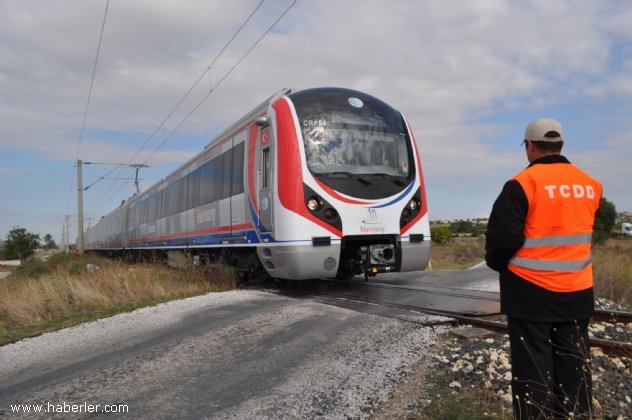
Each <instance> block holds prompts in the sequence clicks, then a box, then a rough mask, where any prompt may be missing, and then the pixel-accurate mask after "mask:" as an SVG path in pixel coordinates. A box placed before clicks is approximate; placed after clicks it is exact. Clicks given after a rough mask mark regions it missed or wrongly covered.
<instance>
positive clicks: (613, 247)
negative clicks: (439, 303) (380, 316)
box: [430, 238, 632, 308]
mask: <svg viewBox="0 0 632 420" xmlns="http://www.w3.org/2000/svg"><path fill="white" fill-rule="evenodd" d="M484 259H485V240H484V239H483V238H477V239H471V240H453V241H452V242H450V243H447V244H434V243H433V244H432V254H431V257H430V263H431V265H432V269H433V270H458V269H463V268H467V267H471V266H473V265H475V264H478V263H480V262H482V261H484ZM593 267H594V276H595V294H596V296H598V297H601V298H605V299H608V300H610V301H612V302H614V303H616V304H619V305H622V306H624V307H626V308H632V239H628V238H625V239H623V238H617V239H614V238H613V239H609V240H607V241H606V242H605V243H604V244H602V245H597V246H594V247H593Z"/></svg>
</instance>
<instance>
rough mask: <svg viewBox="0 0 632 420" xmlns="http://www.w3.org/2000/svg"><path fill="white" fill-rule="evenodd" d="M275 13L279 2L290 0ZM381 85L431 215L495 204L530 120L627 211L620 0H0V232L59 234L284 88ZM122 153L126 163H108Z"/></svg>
mask: <svg viewBox="0 0 632 420" xmlns="http://www.w3.org/2000/svg"><path fill="white" fill-rule="evenodd" d="M284 13H285V14H284ZM321 86H336V87H346V88H351V89H357V90H360V91H363V92H366V93H369V94H371V95H373V96H376V97H378V98H380V99H382V100H383V101H385V102H387V103H389V104H390V105H392V106H393V107H395V108H396V109H398V110H399V111H401V112H402V113H403V114H404V115H405V116H406V118H407V119H408V121H409V123H410V125H411V127H412V128H413V131H414V133H415V137H416V140H417V144H418V147H419V150H420V154H421V158H422V164H423V168H424V177H425V181H426V188H427V199H428V207H429V214H430V219H431V220H439V219H470V218H479V217H487V216H488V215H489V212H490V210H491V206H492V204H493V202H494V200H495V198H496V196H497V195H498V193H499V192H500V190H501V188H502V185H503V184H504V182H505V181H506V180H507V179H509V178H510V177H512V176H513V175H514V174H516V173H517V172H519V171H520V170H522V169H523V168H524V167H525V166H526V165H527V164H528V162H527V160H526V155H525V152H524V149H523V148H522V147H521V146H520V143H521V142H522V140H523V137H524V129H525V127H526V125H527V124H528V122H529V121H531V120H533V119H535V118H539V117H543V116H548V117H552V118H555V119H557V120H559V121H560V122H561V123H562V126H563V128H564V136H565V140H566V141H565V146H564V150H563V154H564V155H565V156H566V157H567V158H568V159H569V160H570V161H571V162H573V163H574V164H577V165H578V166H580V167H582V168H583V169H584V170H586V171H587V172H589V173H590V174H592V175H593V176H594V177H596V178H598V179H599V180H600V181H601V182H602V184H603V186H604V197H605V198H607V199H608V200H609V201H611V202H612V203H614V205H615V206H616V209H617V211H632V193H631V190H632V188H630V186H631V182H630V178H631V177H630V175H631V173H632V170H631V166H632V160H631V159H632V117H631V116H632V7H629V2H627V1H625V0H620V1H617V0H605V1H593V0H585V1H581V0H575V1H564V0H556V1H550V0H534V1H529V0H520V1H513V0H506V1H505V0H478V1H445V0H398V1H394V0H384V1H382V0H363V1H350V0H346V1H345V0H319V1H308V0H296V1H293V0H274V1H271V0H270V1H259V0H186V1H175V0H173V1H166V0H109V1H107V0H0V127H2V130H1V131H0V239H4V238H6V234H7V233H8V232H9V231H10V230H11V229H12V228H13V227H15V226H20V227H23V228H26V229H27V230H28V231H29V232H33V233H38V234H40V236H42V237H43V236H44V235H45V234H51V235H52V236H53V238H54V239H55V241H57V242H58V243H60V241H61V239H62V232H63V231H64V228H63V226H64V221H65V220H68V221H69V232H70V235H69V237H70V239H71V242H74V238H75V237H76V229H77V213H78V211H77V180H76V177H77V171H76V168H75V166H76V161H77V159H81V160H82V161H84V162H91V163H93V164H90V165H83V166H82V173H83V185H84V187H89V188H88V189H87V190H86V191H85V192H84V194H83V197H84V212H85V218H86V219H85V222H84V223H85V226H86V227H87V226H89V225H91V224H94V223H96V221H98V219H100V218H101V217H102V216H103V215H106V214H108V213H109V212H110V211H112V210H113V209H114V208H116V207H117V206H118V205H119V204H120V203H121V201H122V200H124V199H126V198H128V197H130V196H131V195H132V194H133V193H134V192H135V191H136V187H135V185H134V181H133V178H134V175H135V172H134V169H133V168H130V167H129V165H130V164H144V165H148V166H149V167H148V168H142V169H140V171H139V187H140V189H141V190H143V189H146V188H148V187H149V186H151V185H152V184H154V183H155V182H157V181H158V180H160V179H161V178H162V177H164V176H166V175H167V174H168V173H170V172H171V171H172V170H174V169H175V168H177V167H178V166H180V165H181V164H183V163H184V162H186V161H187V160H188V159H189V158H190V157H192V156H193V155H195V154H196V153H197V152H199V151H200V150H202V149H203V148H204V146H205V145H206V144H208V143H209V141H210V140H212V139H213V138H214V136H216V135H217V134H219V133H220V132H221V131H222V130H223V129H225V128H226V127H228V126H229V125H230V124H232V123H233V122H234V121H236V120H237V119H238V118H239V117H241V116H242V115H244V114H245V113H247V112H248V111H250V110H251V109H252V108H254V107H255V106H256V105H258V104H259V103H261V102H262V101H264V100H265V99H266V98H268V97H269V96H271V95H272V94H274V93H276V92H277V91H279V90H280V89H282V88H292V89H294V90H301V89H306V88H312V87H321ZM117 163H124V164H126V165H127V166H124V167H120V166H118V167H117V166H115V165H109V164H117Z"/></svg>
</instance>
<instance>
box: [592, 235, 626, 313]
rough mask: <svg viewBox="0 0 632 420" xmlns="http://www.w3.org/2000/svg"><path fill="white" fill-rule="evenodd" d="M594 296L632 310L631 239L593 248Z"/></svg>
mask: <svg viewBox="0 0 632 420" xmlns="http://www.w3.org/2000/svg"><path fill="white" fill-rule="evenodd" d="M593 267H594V275H595V294H596V295H597V296H599V297H603V298H606V299H608V300H610V301H612V302H615V303H617V304H619V305H622V306H624V307H626V308H632V239H629V238H626V239H623V238H621V239H610V240H608V241H606V243H605V244H604V245H599V246H596V247H594V248H593Z"/></svg>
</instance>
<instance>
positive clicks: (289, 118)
mask: <svg viewBox="0 0 632 420" xmlns="http://www.w3.org/2000/svg"><path fill="white" fill-rule="evenodd" d="M85 243H86V245H85V247H86V249H87V250H92V251H95V252H104V253H105V252H107V253H125V254H126V255H132V256H143V255H147V254H154V255H155V254H164V255H166V256H168V257H169V258H176V257H178V258H181V257H182V255H184V256H186V257H187V258H193V260H194V261H195V262H196V263H200V264H203V263H204V262H205V261H208V260H216V259H218V258H221V259H222V260H224V261H227V262H229V263H231V264H233V265H235V266H236V267H238V268H239V269H240V270H242V272H243V273H251V274H253V275H261V274H267V275H269V276H271V277H273V278H277V279H290V280H300V279H309V278H321V277H329V278H334V277H335V278H349V277H352V276H354V275H356V274H361V273H364V274H365V276H366V277H368V276H373V275H375V274H377V273H382V272H398V271H416V270H423V269H424V268H426V266H427V264H428V260H429V257H430V226H429V219H428V207H427V202H426V193H425V186H424V180H423V175H422V165H421V160H420V157H419V152H418V149H417V146H416V142H415V138H414V136H413V133H412V130H411V129H410V127H409V125H408V123H407V121H406V119H405V118H404V117H403V116H402V114H401V113H400V112H399V111H397V110H395V109H394V108H392V107H391V106H389V105H387V104H386V103H384V102H382V101H380V100H379V99H376V98H374V97H372V96H370V95H367V94H365V93H362V92H358V91H354V90H349V89H341V88H316V89H307V90H302V91H298V92H291V91H290V90H283V91H281V92H279V93H277V94H276V95H274V96H272V97H271V98H270V99H268V100H267V101H265V102H264V103H262V104H261V105H259V106H258V107H257V108H255V109H254V110H252V111H251V112H250V113H248V114H247V115H245V116H244V117H243V118H241V119H240V120H239V121H237V122H236V123H235V124H233V125H232V126H231V127H230V128H228V129H227V130H226V131H225V132H224V133H222V134H221V135H219V136H218V137H217V138H216V139H215V140H213V141H212V142H211V143H210V144H209V145H208V146H207V147H206V148H205V149H204V150H203V151H202V152H200V153H199V154H197V155H196V156H195V157H194V158H193V159H191V160H190V161H188V162H187V163H185V164H184V165H182V166H181V167H180V168H179V169H177V170H176V171H174V172H173V173H171V174H170V175H169V176H167V177H166V178H164V179H163V180H162V181H160V182H159V183H157V184H155V185H154V186H152V187H151V188H149V189H148V190H147V191H145V192H143V193H141V194H139V195H135V196H134V197H132V198H130V199H129V200H127V201H126V202H124V203H123V204H122V205H121V206H120V207H119V208H117V209H116V210H114V211H113V212H111V213H110V214H109V215H107V216H105V217H103V218H102V219H101V220H100V221H99V222H98V223H97V224H96V225H95V226H93V227H92V228H90V229H88V231H87V232H86V234H85Z"/></svg>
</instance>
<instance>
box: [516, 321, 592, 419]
mask: <svg viewBox="0 0 632 420" xmlns="http://www.w3.org/2000/svg"><path fill="white" fill-rule="evenodd" d="M588 321H589V320H587V319H583V320H577V321H571V322H556V323H542V322H531V321H525V320H521V319H516V318H511V317H509V318H508V322H509V340H510V344H511V374H512V381H511V389H512V393H513V409H514V417H515V418H517V419H563V418H568V417H571V416H573V417H574V418H590V417H591V415H592V404H591V403H592V378H591V371H590V360H589V359H590V344H589V341H588V340H589V338H588ZM571 413H572V414H571Z"/></svg>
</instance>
